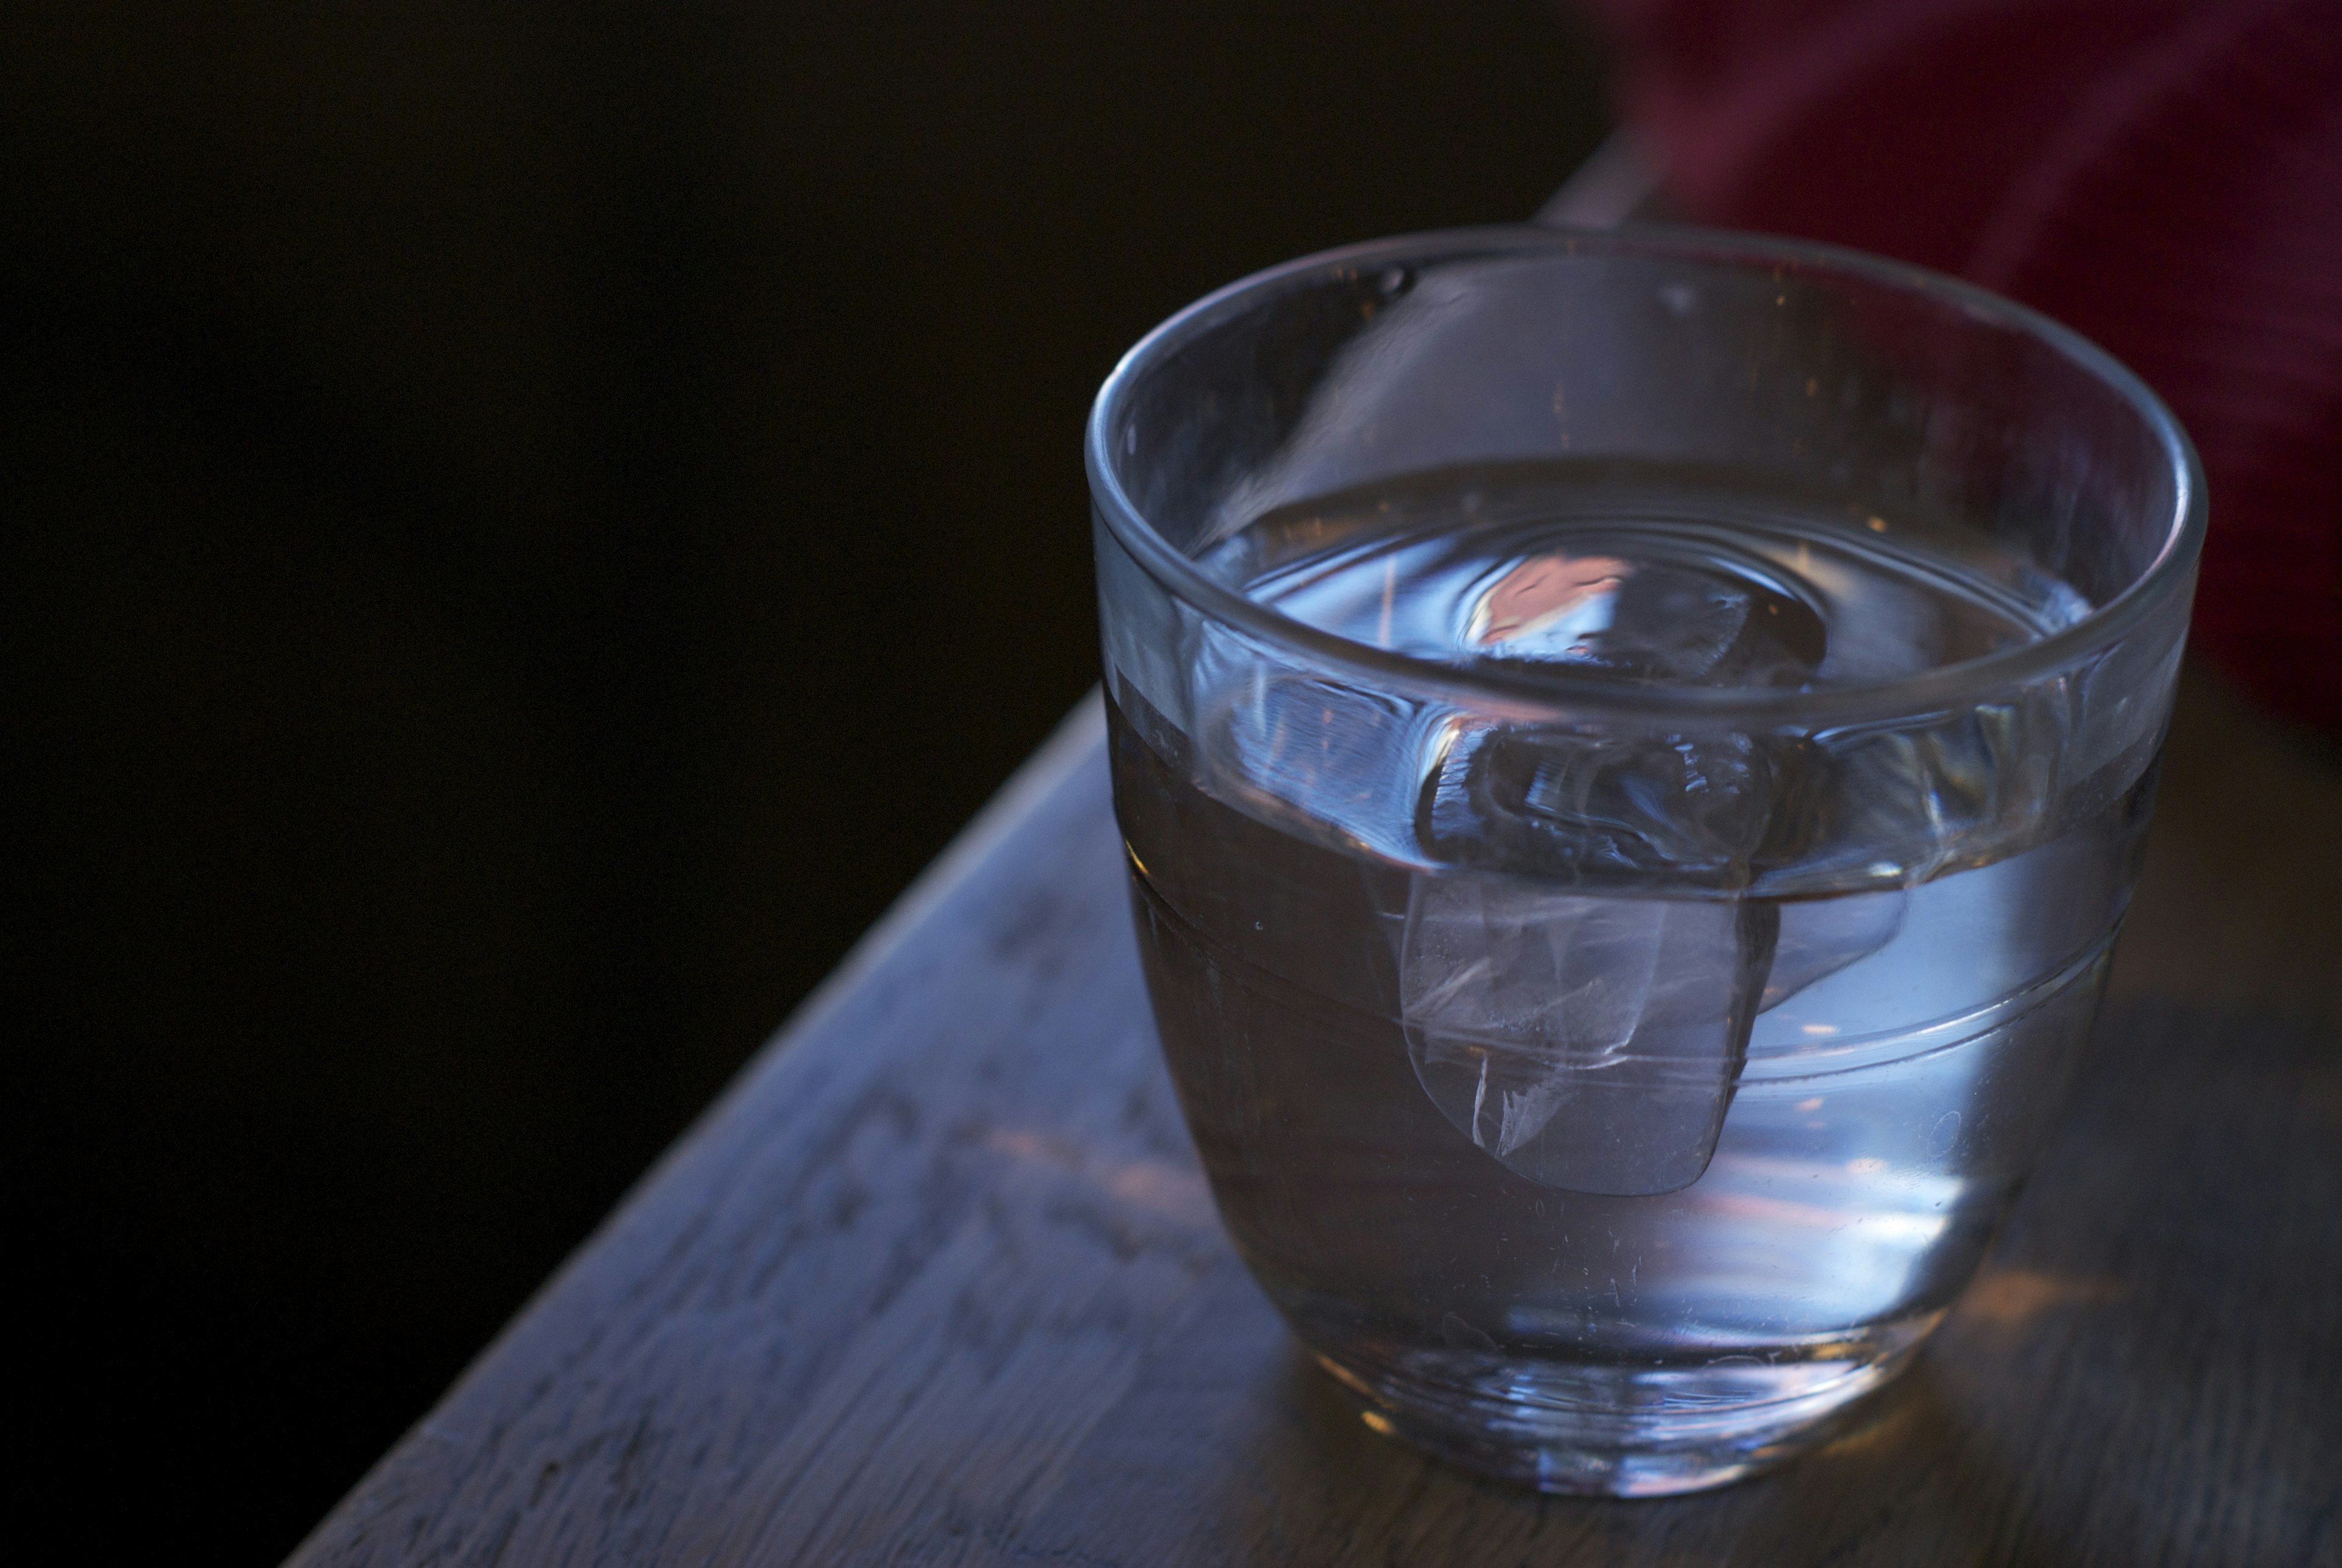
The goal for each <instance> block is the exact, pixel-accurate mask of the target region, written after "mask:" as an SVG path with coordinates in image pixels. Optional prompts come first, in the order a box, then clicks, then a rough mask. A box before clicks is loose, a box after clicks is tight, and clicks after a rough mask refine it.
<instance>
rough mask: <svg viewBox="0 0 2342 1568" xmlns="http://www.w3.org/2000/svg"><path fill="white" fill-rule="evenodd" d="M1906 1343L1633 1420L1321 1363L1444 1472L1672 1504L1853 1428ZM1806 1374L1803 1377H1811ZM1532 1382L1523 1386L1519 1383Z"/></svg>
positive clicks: (1664, 1405) (1367, 1412) (1636, 1414)
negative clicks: (1792, 1383) (1763, 1390)
mask: <svg viewBox="0 0 2342 1568" xmlns="http://www.w3.org/2000/svg"><path fill="white" fill-rule="evenodd" d="M1918 1337H1920V1336H1917V1335H1913V1336H1911V1337H1910V1341H1909V1342H1907V1343H1904V1344H1902V1345H1899V1346H1897V1347H1896V1349H1894V1350H1893V1351H1891V1352H1890V1353H1887V1354H1885V1355H1882V1356H1878V1357H1877V1358H1874V1359H1862V1360H1857V1361H1854V1362H1852V1363H1845V1364H1844V1365H1843V1367H1842V1369H1834V1370H1836V1371H1837V1375H1835V1376H1831V1377H1828V1378H1827V1379H1826V1380H1823V1381H1820V1382H1819V1383H1816V1382H1814V1381H1813V1380H1811V1379H1810V1377H1808V1378H1807V1379H1803V1380H1800V1381H1801V1383H1803V1386H1801V1387H1799V1388H1798V1390H1797V1392H1796V1393H1790V1394H1788V1395H1787V1396H1785V1397H1778V1398H1768V1399H1758V1400H1754V1401H1749V1402H1746V1403H1708V1402H1704V1401H1701V1402H1695V1401H1689V1400H1682V1401H1678V1400H1666V1401H1663V1402H1659V1403H1646V1404H1642V1405H1639V1406H1636V1407H1632V1408H1619V1407H1617V1406H1616V1405H1595V1404H1585V1403H1561V1402H1557V1401H1553V1400H1550V1399H1549V1398H1548V1399H1535V1400H1530V1399H1523V1398H1520V1397H1517V1396H1511V1397H1507V1396H1506V1395H1504V1394H1501V1393H1495V1392H1491V1391H1490V1389H1489V1380H1487V1379H1486V1377H1480V1378H1475V1379H1473V1380H1472V1381H1473V1382H1475V1383H1478V1384H1479V1385H1480V1386H1479V1387H1477V1388H1471V1387H1463V1386H1458V1385H1457V1384H1456V1383H1450V1382H1448V1381H1446V1380H1445V1379H1442V1380H1438V1381H1433V1380H1429V1379H1426V1378H1424V1377H1421V1376H1417V1375H1411V1374H1410V1373H1407V1372H1406V1371H1403V1370H1396V1369H1376V1370H1374V1371H1371V1372H1369V1371H1365V1370H1361V1369H1359V1368H1357V1367H1354V1366H1350V1365H1346V1364H1345V1363H1342V1362H1340V1361H1338V1360H1336V1358H1334V1357H1332V1356H1329V1355H1326V1354H1323V1353H1320V1354H1319V1355H1318V1356H1317V1362H1318V1364H1319V1365H1321V1366H1323V1367H1324V1368H1325V1369H1326V1371H1327V1372H1329V1373H1332V1374H1333V1376H1334V1378H1335V1380H1336V1382H1337V1383H1340V1384H1341V1386H1342V1387H1343V1389H1344V1390H1345V1391H1346V1392H1347V1393H1348V1394H1349V1395H1350V1398H1351V1402H1352V1403H1354V1404H1355V1405H1356V1407H1357V1409H1358V1413H1359V1417H1360V1419H1361V1420H1363V1421H1364V1422H1365V1423H1366V1425H1367V1426H1368V1427H1370V1428H1372V1429H1373V1430H1374V1431H1376V1432H1378V1433H1382V1434H1383V1435H1385V1436H1386V1437H1396V1438H1399V1439H1402V1440H1403V1441H1405V1442H1407V1443H1412V1444H1414V1445H1415V1446H1416V1447H1417V1448H1421V1449H1424V1450H1426V1451H1428V1452H1429V1453H1433V1454H1436V1455H1437V1456H1438V1457H1439V1458H1441V1459H1445V1460H1446V1461H1448V1462H1449V1463H1454V1464H1458V1465H1461V1466H1463V1467H1464V1468H1465V1469H1467V1470H1473V1471H1477V1472H1479V1473H1481V1474H1483V1475H1491V1476H1495V1477H1497V1478H1498V1479H1500V1480H1505V1481H1510V1482H1515V1483H1520V1484H1524V1485H1527V1486H1533V1487H1536V1489H1537V1490H1538V1491H1540V1492H1555V1493H1575V1494H1578V1495H1584V1496H1598V1497H1669V1496H1674V1495H1676V1494H1677V1493H1686V1492H1702V1491H1706V1490H1707V1489H1708V1488H1710V1487H1716V1486H1724V1485H1728V1484H1729V1483H1733V1482H1735V1481H1740V1480H1744V1479H1746V1477H1748V1476H1751V1475H1755V1474H1757V1473H1759V1472H1762V1471H1765V1470H1768V1469H1771V1468H1772V1467H1773V1466H1774V1465H1777V1464H1779V1463H1783V1462H1784V1461H1786V1460H1789V1459H1792V1458H1795V1457H1796V1456H1797V1455H1798V1454H1800V1453H1804V1452H1806V1451H1807V1449H1809V1448H1813V1447H1815V1446H1817V1445H1818V1444H1820V1443H1826V1442H1827V1441H1828V1440H1829V1439H1830V1438H1832V1437H1835V1436H1837V1434H1838V1433H1841V1432H1843V1431H1845V1430H1846V1429H1847V1427H1848V1426H1849V1425H1851V1424H1853V1423H1854V1420H1855V1419H1856V1411H1855V1406H1856V1405H1857V1403H1859V1402H1861V1401H1862V1400H1863V1398H1864V1396H1865V1395H1867V1394H1869V1393H1873V1392H1875V1391H1876V1390H1877V1389H1879V1388H1881V1387H1883V1386H1884V1385H1885V1384H1886V1383H1888V1382H1889V1381H1891V1380H1892V1379H1893V1378H1894V1377H1895V1376H1896V1374H1897V1373H1900V1372H1901V1371H1902V1370H1903V1368H1904V1367H1905V1366H1907V1364H1909V1362H1910V1358H1911V1355H1912V1353H1914V1352H1916V1351H1917V1348H1918V1347H1917V1343H1916V1340H1917V1338H1918ZM1810 1370H1811V1369H1810V1367H1809V1368H1808V1371H1810ZM1533 1381H1536V1378H1535V1374H1534V1373H1531V1374H1527V1375H1525V1376H1524V1377H1522V1378H1521V1379H1519V1380H1517V1381H1516V1384H1515V1386H1516V1387H1517V1386H1519V1385H1520V1384H1522V1383H1531V1382H1533Z"/></svg>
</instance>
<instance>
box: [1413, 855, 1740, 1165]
mask: <svg viewBox="0 0 2342 1568" xmlns="http://www.w3.org/2000/svg"><path fill="white" fill-rule="evenodd" d="M1775 920H1776V916H1775V912H1774V909H1773V907H1772V906H1771V905H1769V904H1752V903H1747V902H1746V901H1743V900H1739V899H1716V898H1708V899H1660V898H1647V897H1618V896H1603V895H1599V894H1585V893H1576V892H1559V891H1556V890H1554V889H1553V888H1551V887H1549V886H1541V885H1538V884H1533V883H1526V882H1522V881H1519V880H1516V879H1513V878H1500V877H1481V876H1471V875H1425V876H1418V877H1417V878H1416V883H1415V888H1414V893H1413V896H1412V898H1411V899H1410V901H1409V905H1408V909H1407V920H1406V938H1405V943H1404V947H1403V951H1402V953H1401V955H1400V966H1399V984H1400V996H1401V1005H1402V1013H1401V1017H1402V1021H1403V1023H1404V1024H1405V1025H1406V1039H1407V1051H1408V1054H1409V1056H1410V1058H1411V1059H1412V1060H1413V1062H1414V1064H1415V1070H1416V1077H1417V1078H1418V1079H1420V1080H1421V1082H1422V1084H1423V1087H1424V1090H1425V1092H1426V1093H1427V1094H1429V1095H1430V1096H1431V1099H1432V1102H1433V1103H1434V1104H1436V1105H1437V1106H1438V1107H1439V1109H1440V1111H1441V1113H1442V1114H1444V1115H1446V1118H1447V1119H1448V1121H1450V1122H1451V1123H1453V1124H1455V1125H1456V1128H1457V1129H1458V1130H1459V1131H1461V1132H1463V1133H1464V1134H1466V1136H1468V1137H1469V1138H1470V1139H1471V1140H1472V1141H1473V1143H1475V1144H1478V1145H1479V1146H1480V1147H1481V1148H1483V1149H1485V1150H1486V1151H1487V1152H1488V1153H1489V1154H1491V1155H1493V1156H1495V1157H1496V1159H1497V1160H1498V1161H1500V1162H1501V1163H1503V1164H1505V1166H1506V1168H1508V1169H1510V1170H1512V1171H1514V1172H1515V1173H1516V1174H1520V1175H1523V1176H1526V1177H1527V1178H1528V1179H1529V1180H1531V1181H1533V1182H1536V1183H1541V1184H1543V1185H1546V1186H1549V1187H1561V1188H1566V1189H1568V1190H1570V1191H1573V1192H1583V1193H1609V1194H1614V1195H1621V1196H1625V1195H1634V1194H1641V1193H1668V1192H1673V1191H1675V1190H1676V1189H1677V1188H1679V1187H1684V1186H1687V1185H1689V1184H1690V1183H1693V1182H1695V1181H1697V1180H1698V1179H1699V1176H1700V1173H1701V1172H1703V1171H1705V1170H1706V1168H1707V1163H1708V1160H1709V1158H1710V1156H1711V1155H1713V1154H1714V1153H1715V1151H1716V1134H1717V1133H1718V1132H1719V1131H1720V1130H1721V1129H1722V1127H1723V1124H1724V1114H1725V1111H1726V1108H1727V1107H1728V1106H1729V1105H1730V1104H1731V1101H1732V1092H1733V1086H1734V1084H1735V1083H1736V1081H1737V1078H1738V1075H1739V1071H1740V1064H1741V1060H1742V1057H1743V1055H1744V1054H1745V1053H1746V1047H1747V1042H1748V1028H1749V1024H1750V1022H1751V1020H1752V1019H1753V1018H1754V1016H1755V1010H1756V1006H1757V999H1758V996H1759V994H1760V993H1761V992H1762V990H1763V988H1764V984H1765V975H1766V973H1767V968H1768V967H1769V964H1770V960H1771V957H1772V945H1773V943H1772V934H1773V929H1774V924H1775Z"/></svg>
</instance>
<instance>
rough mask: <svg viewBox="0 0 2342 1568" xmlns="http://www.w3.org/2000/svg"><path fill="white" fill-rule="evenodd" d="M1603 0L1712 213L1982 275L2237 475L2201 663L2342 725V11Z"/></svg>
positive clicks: (1642, 91) (2246, 1) (2295, 710)
mask: <svg viewBox="0 0 2342 1568" xmlns="http://www.w3.org/2000/svg"><path fill="white" fill-rule="evenodd" d="M1593 3H1594V4H1595V6H1596V9H1597V10H1598V11H1599V12H1600V13H1601V14H1602V15H1604V16H1605V18H1606V20H1607V22H1608V23H1609V25H1610V26H1611V28H1612V29H1613V31H1614V33H1615V35H1616V37H1617V39H1618V41H1619V43H1620V45H1621V55H1622V66H1623V81H1622V107H1623V108H1624V109H1625V111H1626V117H1627V119H1628V120H1629V122H1630V123H1631V124H1633V125H1635V126H1636V128H1637V129H1638V131H1639V132H1640V133H1641V134H1642V135H1644V136H1645V137H1646V140H1647V142H1648V143H1649V145H1651V146H1652V147H1653V148H1654V150H1655V151H1656V154H1657V155H1658V157H1659V159H1660V162H1661V165H1662V167H1663V168H1664V170H1665V171H1666V185H1667V190H1668V193H1669V195H1671V196H1672V197H1673V198H1674V199H1675V200H1676V203H1677V204H1678V205H1680V206H1681V207H1682V208H1683V210H1684V211H1685V212H1686V215H1689V216H1691V217H1693V218H1695V219H1696V220H1697V221H1700V222H1703V223H1713V224H1719V225H1727V226H1730V227H1735V228H1748V229H1761V230H1767V231H1769V232H1772V233H1776V234H1787V235H1801V236H1804V237H1807V238H1812V239H1820V240H1828V241H1833V242H1836V243H1837V244H1840V245H1855V246H1858V247H1860V248H1862V249H1864V250H1870V251H1877V252H1880V253H1882V254H1885V255H1894V256H1899V257H1901V258H1903V259H1905V260H1908V261H1914V262H1917V263H1920V264H1922V265H1927V266H1933V267H1937V268H1940V269H1942V270H1944V271H1947V272H1953V273H1958V274H1960V275H1964V276H1967V277H1969V278H1972V279H1974V280H1975V281H1977V282H1978V283H1980V284H1982V285H1985V286H1986V287H1987V288H1991V289H1995V290H1997V291H1998V292H2000V293H2003V294H2007V295H2011V296H2013V297H2015V298H2017V299H2020V300H2023V301H2024V302H2026V303H2027V304H2028V305H2034V306H2036V307H2037V308H2038V309H2041V310H2043V311H2046V312H2047V313H2048V314H2049V315H2054V316H2056V317H2057V318H2058V319H2059V320H2061V321H2064V322H2067V323H2068V324H2069V325H2072V326H2074V327H2075V328H2077V330H2079V331H2081V332H2082V333H2084V334H2085V335H2087V336H2089V337H2091V338H2093V339H2095V340H2096V341H2097V342H2098V343H2100V344H2102V345H2105V346H2106V347H2107V349H2108V350H2110V351H2111V352H2112V353H2113V354H2114V355H2116V356H2117V357H2118V358H2120V359H2121V360H2123V361H2124V362H2125V363H2126V364H2127V365H2130V366H2131V367H2132V368H2133V369H2135V370H2137V371H2138V372H2139V374H2140V375H2144V376H2145V377H2146V378H2147V381H2148V382H2149V383H2150V384H2151V385H2153V386H2154V387H2155V388H2156V390H2157V392H2159V393H2160V394H2162V395H2163V396H2164V398H2165V399H2166V400H2167V402H2169V403H2170V404H2171V405H2172V407H2173V409H2174V410H2175V411H2176V412H2177V414H2178V415H2179V417H2180V419H2181V421H2182V422H2183V423H2184V424H2186V425H2187V429H2188V433H2189V434H2191V435H2192V436H2193V437H2194V438H2195V441H2196V443H2197V448H2198V450H2199V451H2200V452H2201V453H2202V454H2203V458H2204V465H2205V469H2206V472H2207V475H2208V477H2209V480H2210V490H2211V504H2212V529H2211V535H2210V538H2209V540H2208V542H2207V545H2206V549H2205V555H2204V571H2203V576H2202V579H2201V583H2200V586H2199V588H2198V590H2197V610H2196V621H2195V628H2194V641H2195V645H2196V646H2197V648H2199V649H2201V650H2202V651H2204V652H2205V653H2207V654H2209V655H2210V656H2211V657H2212V658H2213V659H2214V661H2215V662H2217V664H2221V665H2223V666H2224V667H2225V668H2227V670H2228V671H2229V672H2230V673H2231V674H2234V675H2235V676H2236V677H2237V678H2238V679H2239V680H2241V681H2243V682H2244V683H2245V684H2247V685H2248V686H2249V687H2251V688H2252V689H2253V690H2255V691H2257V693H2259V694H2261V695H2262V696H2263V697H2264V698H2265V699H2266V700H2267V701H2268V702H2269V703H2271V704H2274V705H2276V706H2277V707H2278V708H2280V709H2281V710H2283V711H2285V712H2287V713H2289V714H2292V715H2294V716H2295V717H2297V718H2300V719H2305V720H2307V721H2310V722H2312V723H2317V724H2325V725H2327V726H2332V727H2337V728H2342V3H2337V0H2095V3H2092V0H1593Z"/></svg>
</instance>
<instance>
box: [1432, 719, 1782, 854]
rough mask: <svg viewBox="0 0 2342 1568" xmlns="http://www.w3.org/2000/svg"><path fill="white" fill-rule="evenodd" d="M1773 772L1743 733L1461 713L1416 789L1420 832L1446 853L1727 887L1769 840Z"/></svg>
mask: <svg viewBox="0 0 2342 1568" xmlns="http://www.w3.org/2000/svg"><path fill="white" fill-rule="evenodd" d="M1430 772H1431V776H1430V777H1429V778H1427V779H1426V781H1425V783H1424V786H1423V788H1422V790H1421V792H1420V795H1419V798H1418V802H1417V805H1416V837H1417V838H1418V840H1420V842H1421V844H1422V847H1423V850H1424V852H1425V853H1426V854H1427V855H1428V856H1429V857H1430V858H1431V859H1433V860H1435V861H1438V862H1442V863H1445V864H1460V865H1471V866H1479V867H1484V868H1487V869H1491V870H1496V869H1501V870H1505V871H1508V872H1515V873H1519V874H1527V875H1531V876H1537V877H1543V878H1547V879H1552V880H1556V881H1567V882H1577V883H1585V884H1609V885H1618V886H1638V885H1639V886H1666V885H1689V886H1700V887H1713V888H1720V889H1729V888H1733V887H1736V886H1739V885H1742V884H1745V883H1746V881H1747V880H1748V877H1749V874H1750V872H1749V868H1750V864H1751V860H1752V857H1753V856H1754V855H1755V854H1757V851H1758V849H1759V848H1760V847H1762V845H1763V844H1764V842H1765V839H1766V836H1767V830H1768V828H1769V826H1770V824H1771V823H1772V821H1773V816H1774V812H1773V805H1774V801H1775V796H1776V794H1777V793H1778V792H1777V789H1776V780H1775V774H1776V773H1777V768H1776V767H1775V765H1774V761H1773V759H1772V757H1771V756H1770V755H1769V754H1767V752H1766V751H1765V750H1763V749H1762V748H1760V746H1759V745H1758V744H1757V742H1756V741H1755V740H1754V739H1752V738H1751V737H1749V736H1747V735H1744V734H1713V735H1691V734H1626V735H1619V734H1581V733H1577V732H1574V731H1572V730H1569V729H1567V728H1565V727H1562V726H1556V725H1537V726H1521V727H1510V726H1496V727H1484V728H1466V727H1461V726H1458V727H1457V728H1456V730H1455V731H1454V733H1453V734H1451V736H1450V738H1449V742H1448V744H1447V745H1446V747H1445V749H1444V750H1441V751H1439V752H1438V753H1437V754H1436V759H1435V761H1434V764H1433V765H1432V768H1431V770H1430Z"/></svg>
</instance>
